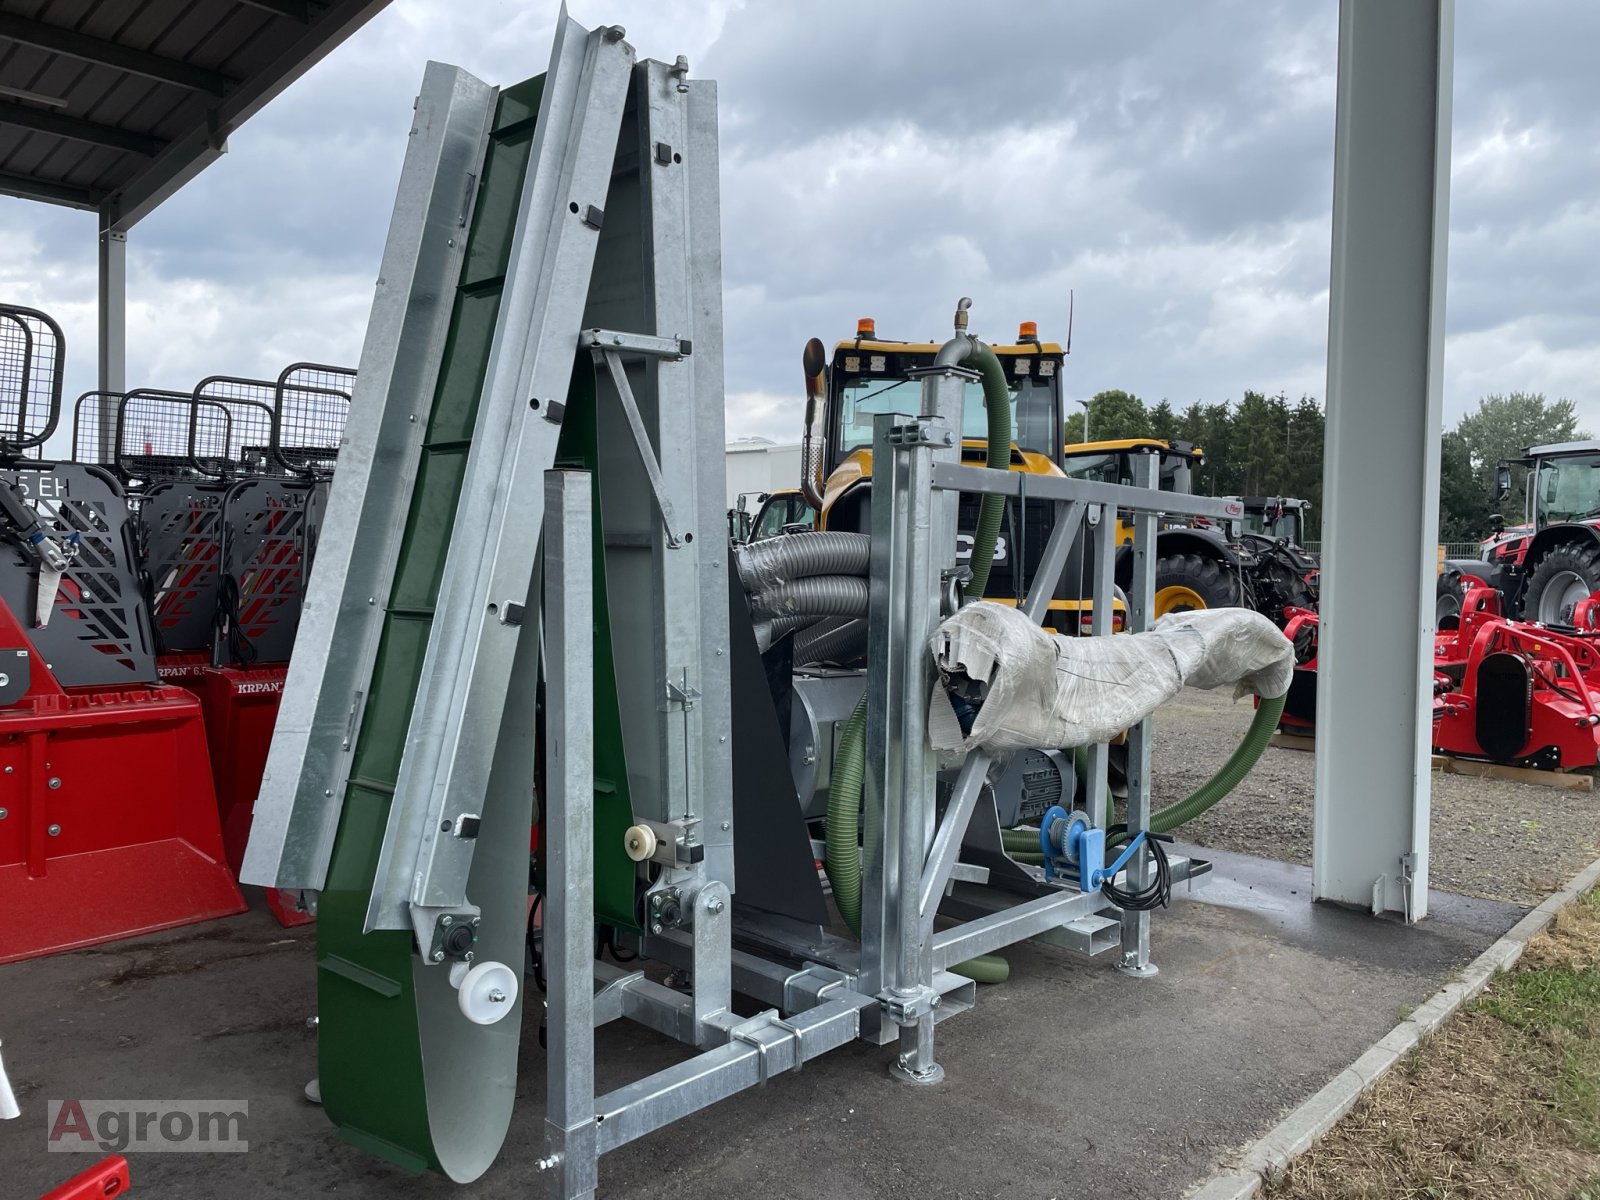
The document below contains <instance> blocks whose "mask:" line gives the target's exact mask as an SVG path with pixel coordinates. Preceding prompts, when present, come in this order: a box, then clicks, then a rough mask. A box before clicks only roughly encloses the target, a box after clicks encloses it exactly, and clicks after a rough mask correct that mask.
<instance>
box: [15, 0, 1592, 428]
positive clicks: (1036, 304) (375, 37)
mask: <svg viewBox="0 0 1600 1200" xmlns="http://www.w3.org/2000/svg"><path fill="white" fill-rule="evenodd" d="M571 8H572V12H573V15H574V16H575V17H577V18H578V19H579V20H581V21H583V22H585V23H586V24H600V23H617V24H622V25H624V26H626V27H627V30H628V38H629V41H631V42H632V43H633V44H634V45H635V46H636V47H637V48H638V49H639V51H640V54H641V55H642V56H649V57H655V58H663V59H666V60H668V61H671V59H672V58H673V57H674V56H676V55H678V54H686V55H687V56H688V57H689V61H690V64H691V69H692V70H693V72H694V73H695V74H697V75H699V76H703V77H710V78H715V79H717V80H719V81H720V84H721V102H722V131H723V144H722V166H723V179H722V187H723V247H724V271H725V297H724V307H725V313H726V324H727V342H728V355H727V388H728V433H729V437H730V438H733V437H737V436H742V435H753V434H759V435H765V436H768V437H772V438H774V439H778V440H792V439H793V438H795V437H797V436H798V431H799V426H800V416H801V403H800V401H799V399H798V397H799V395H800V371H799V366H798V360H799V355H800V348H801V346H802V345H803V343H804V342H805V340H806V339H807V338H808V337H810V336H812V335H820V336H822V337H823V338H824V340H825V341H830V342H831V341H833V340H835V339H836V338H839V337H844V336H847V335H848V334H849V333H850V332H853V330H854V322H855V319H856V318H857V317H858V316H863V315H871V316H874V317H876V319H877V322H878V329H879V331H880V332H881V333H883V334H884V335H885V336H889V337H902V336H903V337H937V338H942V337H943V336H944V334H945V331H946V330H947V328H948V322H949V314H950V311H951V308H952V305H953V302H954V300H955V298H956V297H957V296H960V295H963V294H966V295H971V296H972V297H974V299H975V306H974V310H973V324H974V329H975V330H976V331H977V332H979V333H980V334H982V335H984V336H986V337H989V338H991V339H1000V338H1004V337H1007V336H1009V335H1010V334H1012V333H1013V332H1014V331H1015V327H1016V323H1017V322H1018V321H1019V320H1036V321H1037V322H1038V323H1039V328H1040V331H1041V333H1043V334H1044V335H1045V336H1047V337H1057V338H1059V337H1062V336H1064V334H1065V328H1066V319H1067V304H1068V293H1069V291H1073V292H1075V293H1076V306H1077V313H1076V328H1075V332H1074V341H1073V353H1072V360H1071V363H1070V365H1069V375H1068V387H1069V389H1070V394H1071V395H1073V396H1075V397H1087V396H1089V395H1092V394H1093V393H1095V392H1096V391H1099V390H1101V389H1104V388H1113V387H1115V388H1125V389H1127V390H1129V391H1132V392H1135V393H1137V394H1139V395H1141V396H1143V397H1145V398H1146V399H1147V400H1149V401H1154V400H1158V399H1161V398H1163V397H1165V398H1167V399H1169V400H1170V401H1172V403H1173V404H1174V405H1176V406H1178V407H1180V408H1181V407H1183V406H1184V405H1186V404H1188V403H1190V402H1192V401H1194V400H1197V399H1203V400H1206V401H1216V400H1221V399H1228V398H1237V397H1238V396H1239V395H1240V394H1241V393H1242V392H1243V390H1244V389H1246V388H1252V389H1256V390H1264V391H1268V392H1277V391H1284V392H1287V393H1289V395H1290V396H1298V395H1300V394H1301V393H1310V394H1312V395H1315V396H1319V397H1320V396H1321V395H1322V393H1323V390H1324V386H1325V378H1326V367H1325V350H1326V340H1327V286H1328V255H1329V205H1330V196H1331V191H1332V144H1333V101H1334V73H1335V51H1336V20H1337V6H1336V3H1335V0H1281V2H1278V3H1270V2H1264V0H1251V2H1249V3H1244V2H1242V0H1241V2H1237V3H1235V2H1230V0H1208V2H1207V3H1193V2H1190V0H1138V2H1135V0H1055V2H1052V3H1040V2H1038V0H1034V2H1032V3H1001V2H991V3H989V4H986V5H983V6H981V7H975V6H970V5H965V4H955V3H952V2H949V0H880V3H878V4H874V5H869V6H864V5H861V4H860V3H858V2H856V0H807V2H806V3H803V4H802V3H798V2H784V3H775V2H767V3H758V2H754V0H751V2H740V0H699V2H694V3H691V2H687V0H685V2H673V0H573V2H572V4H571ZM897 10H898V12H897ZM869 12H870V13H871V14H872V17H871V20H870V22H869V20H868V19H867V17H866V14H867V13H869ZM554 16H555V4H554V3H550V4H535V3H529V2H528V0H472V2H471V3H467V4H464V3H459V2H456V0H397V2H396V3H394V4H393V5H392V6H391V7H390V8H389V9H388V10H387V11H385V12H384V13H383V14H382V15H381V16H379V17H378V18H376V19H375V20H374V21H372V22H371V23H370V24H369V25H368V26H367V27H366V28H365V29H363V30H362V31H361V32H360V33H358V34H357V35H356V36H355V37H354V38H352V39H351V40H350V41H349V42H347V43H346V44H345V45H344V46H342V47H341V48H340V49H339V50H337V51H336V52H334V53H333V54H332V55H331V56H330V57H329V58H327V59H326V60H325V61H324V62H322V63H321V64H320V65H318V66H317V67H316V68H315V69H314V70H313V71H311V72H310V73H309V74H308V75H307V76H306V77H305V78H304V79H302V80H301V81H300V82H299V83H297V84H296V85H295V86H294V87H293V88H291V89H290V90H289V91H288V92H287V93H286V94H285V95H283V96H282V97H280V98H279V99H278V100H277V101H275V102H274V103H273V104H272V105H271V106H270V107H269V108H267V109H266V110H265V111H264V112H263V113H261V114H259V115H258V116H257V117H256V118H254V119H253V120H252V121H251V122H250V123H249V124H248V125H246V126H245V127H244V129H243V130H242V131H241V132H239V133H238V134H236V135H235V136H234V137H233V139H232V141H231V144H230V152H229V153H228V154H227V155H226V156H225V157H224V158H223V159H222V160H221V161H220V162H218V163H217V164H215V165H214V166H212V167H211V168H209V169H208V170H207V171H206V172H205V173H204V174H202V175H201V176H200V177H199V178H198V179H196V180H195V181H194V182H193V183H191V184H190V185H189V186H188V187H187V188H185V189H184V190H183V191H182V192H180V193H179V194H178V195H177V196H176V197H175V198H174V199H173V200H171V201H169V202H168V203H167V204H166V205H165V206H164V207H163V208H162V209H161V210H159V211H158V212H157V213H156V214H155V215H154V216H152V217H149V218H147V219H146V220H145V221H144V222H142V223H141V224H140V225H138V226H137V227H136V228H135V229H134V230H133V233H132V235H131V238H130V242H129V304H130V307H129V329H128V343H129V367H128V376H129V383H130V384H137V385H144V386H158V387H182V388H184V389H187V388H189V387H190V386H192V385H193V383H194V382H195V381H196V380H197V379H199V378H200V377H201V376H204V375H207V374H211V373H213V372H234V373H238V374H245V375H251V374H262V373H273V374H275V373H276V372H277V370H278V369H279V367H281V366H282V365H283V364H284V363H286V362H288V361H291V360H295V359H315V360H321V361H330V362H341V361H342V362H351V363H353V362H354V361H355V360H356V358H357V357H358V355H359V352H360V346H361V339H362V334H363V331H364V326H365V322H366V316H367V308H368V305H369V303H370V300H371V288H372V281H373V279H374V277H375V275H376V272H377V267H378V259H379V255H380V252H381V249H382V244H383V238H384V233H385V228H386V225H387V221H388V216H389V210H390V206H391V204H392V202H393V195H394V185H395V181H396V179H397V178H398V174H399V169H400V161H401V156H402V154H403V153H404V150H405V143H406V131H407V129H408V127H409V121H410V107H411V99H412V96H413V95H414V93H415V90H416V86H417V83H418V82H419V80H420V78H421V74H422V66H423V63H424V61H425V60H426V59H428V58H434V59H439V60H443V61H446V62H453V63H457V64H460V65H461V66H464V67H466V68H467V69H468V70H470V71H472V72H473V73H474V74H477V75H478V76H480V77H481V78H484V79H487V80H490V81H493V82H501V83H505V82H511V81H514V80H518V79H522V78H525V77H527V76H529V75H533V74H536V73H538V72H540V71H542V70H543V69H544V67H545V65H546V63H547V61H548V55H549V45H550V38H551V32H552V25H553V21H554ZM1596 46H1600V4H1595V3H1593V0H1463V2H1462V3H1461V4H1460V5H1459V7H1458V9H1457V30H1456V74H1455V135H1454V151H1453V153H1454V161H1453V171H1452V174H1453V180H1454V182H1453V192H1452V198H1451V232H1450V292H1449V301H1448V312H1449V324H1448V330H1449V336H1448V341H1447V344H1446V350H1445V405H1446V416H1447V421H1448V420H1452V419H1453V418H1454V417H1456V416H1458V415H1460V414H1461V413H1462V412H1463V411H1464V410H1466V409H1468V408H1470V407H1472V406H1473V405H1474V404H1475V403H1476V400H1477V398H1478V397H1479V396H1480V395H1482V394H1484V393H1486V392H1492V391H1509V390H1514V389H1522V390H1530V391H1542V392H1544V393H1545V394H1546V395H1549V396H1551V397H1557V396H1564V397H1567V398H1569V399H1571V400H1572V401H1574V402H1575V403H1576V404H1577V406H1578V409H1579V412H1580V413H1581V414H1582V415H1583V417H1584V419H1585V420H1586V422H1587V423H1588V425H1589V427H1590V428H1591V429H1592V430H1596V431H1600V73H1597V72H1596V70H1595V68H1594V64H1593V53H1594V49H1595V47H1596ZM0 245H3V246H4V253H0V297H3V298H5V299H7V300H11V301H14V302H20V303H27V304H33V305H36V306H38V307H41V308H44V309H46V310H47V311H49V312H51V313H53V314H55V315H56V316H57V317H58V318H59V319H61V320H62V322H63V324H64V325H65V327H66V330H67V334H68V339H69V341H68V348H69V355H68V357H69V378H68V389H69V392H76V391H78V390H82V389H85V388H88V387H91V386H93V376H94V362H93V356H94V341H95V339H94V294H95V283H94V269H95V254H94V218H93V217H92V216H91V215H89V214H85V213H78V212H72V211H69V210H66V209H56V208H51V207H46V206H42V205H37V204H27V203H24V202H21V201H17V200H10V199H4V198H0Z"/></svg>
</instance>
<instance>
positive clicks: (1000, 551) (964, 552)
mask: <svg viewBox="0 0 1600 1200" xmlns="http://www.w3.org/2000/svg"><path fill="white" fill-rule="evenodd" d="M972 542H973V535H972V534H970V533H958V534H956V561H957V562H964V561H965V560H967V559H969V558H971V557H972ZM994 561H995V562H997V563H998V562H1005V561H1006V539H1005V538H1003V537H997V538H995V539H994Z"/></svg>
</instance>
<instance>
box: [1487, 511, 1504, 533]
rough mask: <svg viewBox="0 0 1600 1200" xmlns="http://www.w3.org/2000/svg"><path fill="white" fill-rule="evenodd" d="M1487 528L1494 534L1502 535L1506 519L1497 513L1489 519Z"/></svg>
mask: <svg viewBox="0 0 1600 1200" xmlns="http://www.w3.org/2000/svg"><path fill="white" fill-rule="evenodd" d="M1489 528H1490V529H1492V530H1493V531H1494V532H1495V533H1504V532H1505V531H1506V519H1505V518H1504V517H1502V516H1501V515H1500V514H1499V513H1495V514H1494V515H1493V516H1491V517H1490V518H1489Z"/></svg>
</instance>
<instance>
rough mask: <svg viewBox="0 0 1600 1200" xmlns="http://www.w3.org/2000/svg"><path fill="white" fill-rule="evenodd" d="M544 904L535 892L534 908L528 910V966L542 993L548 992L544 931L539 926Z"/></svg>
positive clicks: (542, 899)
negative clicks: (540, 912) (545, 970)
mask: <svg viewBox="0 0 1600 1200" xmlns="http://www.w3.org/2000/svg"><path fill="white" fill-rule="evenodd" d="M543 904H544V897H543V896H542V895H540V894H539V893H538V892H535V893H534V894H533V907H532V908H530V909H529V910H528V965H529V968H530V970H529V973H530V974H531V975H532V976H533V982H534V983H535V984H536V985H537V986H538V988H539V990H540V991H541V992H548V991H549V987H548V986H547V982H548V981H547V980H546V979H545V973H544V929H543V928H542V927H541V926H540V925H538V924H537V920H538V916H539V909H540V907H541V906H542V905H543Z"/></svg>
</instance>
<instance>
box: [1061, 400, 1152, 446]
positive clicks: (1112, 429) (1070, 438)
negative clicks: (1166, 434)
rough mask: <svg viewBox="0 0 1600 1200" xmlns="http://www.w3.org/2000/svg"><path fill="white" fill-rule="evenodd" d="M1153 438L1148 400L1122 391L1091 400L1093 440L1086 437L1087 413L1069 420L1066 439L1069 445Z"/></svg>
mask: <svg viewBox="0 0 1600 1200" xmlns="http://www.w3.org/2000/svg"><path fill="white" fill-rule="evenodd" d="M1149 436H1150V414H1149V413H1147V412H1145V409H1144V401H1142V400H1140V399H1139V397H1137V396H1135V395H1133V394H1132V393H1131V392H1124V391H1122V390H1121V389H1116V388H1114V389H1112V390H1110V391H1104V392H1096V393H1095V394H1094V395H1093V396H1092V397H1091V398H1090V400H1089V438H1087V439H1086V438H1085V437H1084V436H1083V410H1082V409H1081V408H1080V409H1079V410H1078V411H1077V412H1075V413H1072V414H1071V415H1070V416H1068V417H1067V424H1066V428H1065V430H1064V431H1063V438H1062V440H1063V441H1064V442H1066V444H1067V445H1069V446H1070V445H1072V444H1074V443H1077V442H1082V441H1086V440H1089V439H1093V440H1094V441H1097V442H1108V441H1112V440H1115V439H1117V438H1135V437H1149Z"/></svg>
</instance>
